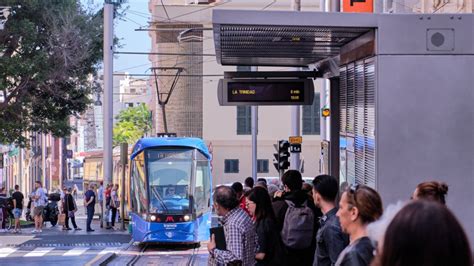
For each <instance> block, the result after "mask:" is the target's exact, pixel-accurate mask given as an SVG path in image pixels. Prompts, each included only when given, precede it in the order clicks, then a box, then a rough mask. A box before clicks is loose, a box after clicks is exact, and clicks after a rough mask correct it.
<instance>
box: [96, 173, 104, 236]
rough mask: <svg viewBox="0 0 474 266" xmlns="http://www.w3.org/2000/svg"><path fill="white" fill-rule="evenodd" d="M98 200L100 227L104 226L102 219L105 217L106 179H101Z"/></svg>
mask: <svg viewBox="0 0 474 266" xmlns="http://www.w3.org/2000/svg"><path fill="white" fill-rule="evenodd" d="M97 200H98V201H99V208H100V221H101V223H100V228H102V227H103V226H102V220H103V219H104V217H105V212H104V181H100V186H99V190H98V191H97Z"/></svg>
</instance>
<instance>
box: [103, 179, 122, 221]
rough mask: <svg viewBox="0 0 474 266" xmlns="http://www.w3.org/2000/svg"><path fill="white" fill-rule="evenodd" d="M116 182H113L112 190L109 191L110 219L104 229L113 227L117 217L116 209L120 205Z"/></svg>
mask: <svg viewBox="0 0 474 266" xmlns="http://www.w3.org/2000/svg"><path fill="white" fill-rule="evenodd" d="M118 187H119V186H118V184H115V185H114V186H113V188H112V191H111V193H110V197H111V200H110V211H111V220H110V223H111V225H110V226H107V228H106V229H115V219H116V217H117V210H118V208H119V207H120V200H119V197H118Z"/></svg>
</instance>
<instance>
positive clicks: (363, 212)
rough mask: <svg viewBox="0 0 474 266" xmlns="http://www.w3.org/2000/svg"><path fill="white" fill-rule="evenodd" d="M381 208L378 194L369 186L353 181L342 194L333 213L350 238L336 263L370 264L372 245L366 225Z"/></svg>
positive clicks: (356, 265)
mask: <svg viewBox="0 0 474 266" xmlns="http://www.w3.org/2000/svg"><path fill="white" fill-rule="evenodd" d="M382 212H383V208H382V199H381V198H380V195H379V194H378V193H377V191H375V190H374V189H372V188H370V187H368V186H364V185H352V186H351V187H349V188H348V189H347V190H346V191H345V192H344V193H343V194H342V197H341V200H340V202H339V210H338V211H337V213H336V216H337V217H338V218H339V222H340V224H341V228H342V231H343V232H344V233H346V234H348V235H349V239H350V240H349V241H350V242H349V246H347V247H346V248H345V249H344V250H343V251H342V252H341V254H340V255H339V257H338V259H337V261H336V266H339V265H341V266H359V265H360V266H367V265H370V263H371V261H372V259H373V257H374V255H373V254H374V246H373V245H372V241H371V240H370V239H369V237H368V234H367V225H368V224H369V223H371V222H374V221H376V220H377V219H379V218H380V216H382Z"/></svg>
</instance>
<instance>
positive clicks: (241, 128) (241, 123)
mask: <svg viewBox="0 0 474 266" xmlns="http://www.w3.org/2000/svg"><path fill="white" fill-rule="evenodd" d="M251 114H252V111H251V107H250V106H237V135H250V134H251V132H252V115H251Z"/></svg>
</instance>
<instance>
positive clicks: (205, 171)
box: [194, 161, 210, 215]
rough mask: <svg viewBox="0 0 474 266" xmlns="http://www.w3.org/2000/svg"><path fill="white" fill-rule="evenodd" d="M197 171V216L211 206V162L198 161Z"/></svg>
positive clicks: (195, 200) (195, 198)
mask: <svg viewBox="0 0 474 266" xmlns="http://www.w3.org/2000/svg"><path fill="white" fill-rule="evenodd" d="M196 170H197V171H196V189H195V192H194V202H195V207H196V214H197V215H200V214H202V213H204V212H206V211H207V210H208V209H209V204H210V191H209V190H210V174H209V162H208V161H198V162H197V169H196Z"/></svg>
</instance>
